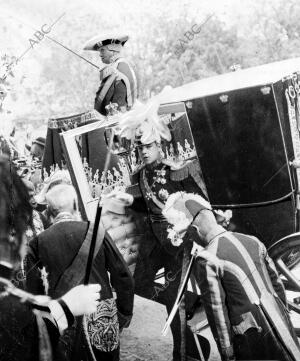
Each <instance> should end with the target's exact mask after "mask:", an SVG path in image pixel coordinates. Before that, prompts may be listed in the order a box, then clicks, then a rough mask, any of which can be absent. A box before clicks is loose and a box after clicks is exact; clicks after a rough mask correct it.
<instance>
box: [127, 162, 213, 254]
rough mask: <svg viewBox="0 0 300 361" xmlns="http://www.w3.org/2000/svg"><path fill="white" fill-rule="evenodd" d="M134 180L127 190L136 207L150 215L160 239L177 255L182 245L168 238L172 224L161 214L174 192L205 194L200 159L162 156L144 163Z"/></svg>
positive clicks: (169, 251)
mask: <svg viewBox="0 0 300 361" xmlns="http://www.w3.org/2000/svg"><path fill="white" fill-rule="evenodd" d="M132 184H133V186H132V187H131V188H130V189H129V190H128V192H129V193H131V194H132V195H133V196H134V200H135V201H134V204H133V208H134V209H135V210H139V211H143V212H145V213H146V214H147V215H148V219H149V221H150V224H151V227H152V231H153V232H154V234H155V236H156V238H157V240H158V241H159V242H160V244H161V245H162V246H163V247H164V248H165V250H166V251H167V252H168V253H170V254H172V255H174V254H175V253H177V252H178V250H179V249H178V247H174V246H172V244H171V242H170V241H169V240H168V237H167V228H168V227H169V224H168V222H167V220H166V219H165V218H164V217H163V215H162V209H163V208H164V205H165V202H166V200H167V198H168V196H169V195H171V194H172V193H175V192H179V191H181V192H188V193H199V194H201V195H204V194H206V189H205V185H204V182H203V180H202V177H201V170H200V167H199V164H198V160H196V159H194V160H190V161H185V162H182V163H181V164H180V165H178V164H176V163H173V162H169V161H166V160H162V162H160V163H154V164H151V165H150V166H147V167H146V166H143V167H142V168H141V169H139V170H138V171H137V172H136V174H134V176H133V180H132Z"/></svg>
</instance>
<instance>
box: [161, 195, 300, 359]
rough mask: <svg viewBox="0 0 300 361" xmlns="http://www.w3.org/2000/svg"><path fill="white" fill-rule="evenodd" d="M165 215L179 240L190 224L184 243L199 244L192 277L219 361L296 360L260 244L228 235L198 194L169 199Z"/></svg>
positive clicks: (278, 289)
mask: <svg viewBox="0 0 300 361" xmlns="http://www.w3.org/2000/svg"><path fill="white" fill-rule="evenodd" d="M179 209H180V210H181V212H180V213H179V212H178V210H179ZM176 213H177V216H176ZM163 214H164V215H165V216H166V218H167V219H168V220H169V222H170V223H172V224H173V225H174V228H173V231H174V232H176V233H177V234H178V235H181V236H183V234H184V229H186V228H187V227H186V226H187V224H189V223H191V227H189V228H188V231H187V233H186V234H185V235H184V236H183V237H182V240H183V243H186V242H187V243H193V242H195V243H194V244H198V246H197V245H196V247H195V250H196V252H197V254H196V257H197V262H196V263H195V266H194V274H195V276H196V279H197V281H198V283H199V286H200V289H201V295H202V297H203V302H204V307H205V310H206V315H207V318H208V321H209V325H210V327H211V330H212V333H213V336H214V338H215V340H216V343H217V346H218V349H219V352H220V355H221V359H222V360H223V361H229V360H281V361H296V360H299V359H300V349H299V343H298V340H297V336H296V334H295V331H294V329H293V326H292V324H291V321H290V318H289V311H288V308H287V300H286V295H285V290H284V286H283V283H282V281H281V279H280V277H279V275H278V273H277V270H276V268H275V265H274V263H273V261H272V259H271V258H270V257H269V255H268V253H267V251H266V247H265V246H264V244H263V243H262V242H260V241H259V240H258V239H257V238H256V237H253V236H249V235H245V234H241V233H236V232H228V231H226V229H224V228H223V227H222V226H220V225H218V223H217V220H216V218H215V214H214V212H213V211H212V208H211V205H210V204H209V203H208V202H207V201H206V200H204V199H203V198H202V197H200V196H198V195H197V196H195V195H194V194H186V193H177V194H173V195H171V196H170V198H169V199H168V200H167V202H166V206H165V209H164V211H163ZM183 214H184V216H183V217H182V215H183Z"/></svg>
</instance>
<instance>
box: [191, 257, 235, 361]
mask: <svg viewBox="0 0 300 361" xmlns="http://www.w3.org/2000/svg"><path fill="white" fill-rule="evenodd" d="M198 271H199V275H198V280H200V281H198V282H199V287H200V290H201V295H202V297H203V303H204V308H205V312H206V315H207V319H208V322H209V325H210V328H211V331H212V333H213V336H214V339H215V340H216V343H217V346H218V349H219V352H220V354H221V357H222V360H225V361H228V360H235V357H234V352H233V347H232V341H231V331H230V330H231V328H230V321H229V317H228V311H227V307H226V304H225V298H226V295H225V291H224V289H223V287H222V283H221V280H220V277H219V275H220V269H219V267H218V266H217V265H216V264H214V263H213V262H212V261H210V260H203V259H199V258H198Z"/></svg>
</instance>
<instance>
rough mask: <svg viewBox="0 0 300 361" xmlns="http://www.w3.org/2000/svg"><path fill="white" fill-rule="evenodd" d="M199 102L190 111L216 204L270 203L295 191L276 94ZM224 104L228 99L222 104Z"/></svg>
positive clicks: (255, 92)
mask: <svg viewBox="0 0 300 361" xmlns="http://www.w3.org/2000/svg"><path fill="white" fill-rule="evenodd" d="M221 95H222V94H219V95H214V96H210V97H206V98H203V99H197V100H194V101H193V106H192V108H191V109H187V111H188V116H189V120H190V124H191V129H192V133H193V136H194V142H195V145H196V149H197V153H198V157H199V160H200V165H201V168H202V171H203V174H204V179H205V182H206V186H207V190H208V194H209V198H210V201H211V202H212V203H213V204H241V203H253V202H265V201H270V200H274V199H277V198H280V197H283V196H285V195H286V194H288V193H289V192H290V191H291V185H290V180H289V174H288V169H287V162H286V159H285V153H284V148H283V141H282V136H281V132H280V126H279V121H278V117H277V113H276V107H275V103H274V99H273V94H272V91H271V92H270V93H269V94H265V95H263V94H262V92H261V91H260V87H258V88H251V89H243V90H238V91H234V92H230V93H228V94H226V95H228V98H227V97H226V98H225V97H223V99H221V98H220V96H221ZM222 100H223V101H222Z"/></svg>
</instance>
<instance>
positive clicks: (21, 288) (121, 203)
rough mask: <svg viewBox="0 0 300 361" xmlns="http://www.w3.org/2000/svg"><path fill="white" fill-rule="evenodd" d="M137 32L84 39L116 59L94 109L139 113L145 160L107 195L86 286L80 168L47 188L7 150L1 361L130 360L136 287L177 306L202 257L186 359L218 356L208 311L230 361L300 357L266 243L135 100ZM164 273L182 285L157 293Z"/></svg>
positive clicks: (183, 330) (41, 143)
mask: <svg viewBox="0 0 300 361" xmlns="http://www.w3.org/2000/svg"><path fill="white" fill-rule="evenodd" d="M127 40H128V37H127V36H112V35H111V36H102V37H96V38H93V39H91V40H90V41H88V42H87V44H86V45H85V47H84V49H85V50H93V51H99V53H100V57H101V59H102V62H103V63H104V64H108V66H107V67H106V68H104V69H103V70H102V71H101V74H100V80H101V84H100V88H99V90H98V91H97V94H96V100H95V109H96V110H97V111H99V112H100V113H101V114H102V115H104V116H106V115H108V114H109V112H110V111H111V110H112V109H113V110H116V109H118V111H119V112H121V113H123V112H126V114H127V118H126V122H125V123H122V122H121V123H120V124H119V125H120V126H119V127H118V135H119V137H125V138H126V137H127V138H128V140H130V141H131V143H132V146H133V147H134V150H135V151H136V153H137V155H138V158H139V160H140V165H139V166H138V167H137V169H136V170H135V171H134V173H133V174H132V175H131V178H132V179H131V183H132V186H129V187H128V188H127V189H126V194H123V193H120V192H113V193H112V194H110V195H106V196H105V197H103V199H102V200H101V201H102V203H101V206H102V218H101V220H100V223H99V228H98V233H97V236H96V243H95V251H94V257H93V259H92V267H91V274H90V284H89V285H84V284H83V283H84V280H85V275H86V268H87V260H88V254H89V250H90V243H91V239H92V235H93V231H94V224H93V222H91V221H90V222H88V221H86V220H83V219H82V217H81V214H80V208H79V203H78V194H77V193H76V190H75V188H74V187H73V185H72V182H71V178H70V176H69V173H68V171H67V170H58V171H57V172H55V173H54V174H52V175H50V176H49V178H48V179H44V186H43V187H42V188H40V187H37V183H38V182H35V179H36V178H35V177H36V172H35V170H34V171H33V172H31V170H30V171H29V172H26V171H24V167H20V166H19V165H18V162H16V161H13V158H14V155H12V154H11V153H10V149H9V147H8V151H4V150H3V149H4V148H3V149H2V150H3V151H2V153H7V154H3V155H2V156H1V158H0V235H1V237H0V320H1V321H0V360H7V361H14V360H47V361H48V360H49V361H50V360H84V361H85V360H91V359H93V360H99V361H100V360H113V361H116V360H119V359H120V333H121V332H122V330H123V328H125V327H129V326H130V321H131V318H132V315H133V313H134V294H137V295H140V296H142V297H145V298H148V299H152V300H154V301H156V302H159V303H161V304H163V305H165V306H166V310H167V313H168V314H172V312H171V311H172V308H173V306H174V303H175V302H176V299H177V295H178V291H179V289H180V288H181V286H182V285H183V282H184V277H185V275H186V272H187V269H188V264H189V262H190V259H191V255H192V254H196V262H195V263H194V265H193V270H192V272H193V274H194V277H195V279H196V280H197V282H198V285H199V287H200V291H201V294H200V295H197V294H195V293H191V292H185V298H184V302H182V303H181V304H180V305H179V309H178V311H177V312H176V313H175V316H174V317H173V319H172V322H171V331H172V336H173V353H172V355H173V356H172V357H173V361H182V360H208V359H209V354H210V344H209V342H208V340H207V339H206V338H204V337H202V336H200V335H197V333H196V331H197V330H194V333H195V335H196V336H195V335H194V334H193V333H192V332H191V330H190V328H189V327H188V326H187V319H189V318H192V317H193V315H194V313H195V312H196V311H197V310H199V309H201V307H204V309H205V312H206V316H207V319H208V322H209V325H210V327H211V331H212V334H213V336H214V339H215V341H216V344H217V347H218V350H219V353H220V357H221V359H222V360H225V361H226V360H239V359H243V360H270V359H276V360H282V361H292V360H294V361H296V360H300V349H299V344H298V340H297V336H296V334H295V331H294V328H293V326H292V324H291V321H290V317H289V310H288V306H287V301H286V294H285V290H284V286H283V283H282V281H281V279H280V277H279V275H278V272H277V270H276V267H275V265H274V263H273V261H272V260H271V258H270V257H269V256H268V253H267V251H266V248H265V246H264V245H263V243H262V242H260V241H259V240H258V239H257V238H255V237H252V236H249V235H244V234H239V233H234V232H229V231H228V230H227V229H226V226H227V225H228V221H226V222H224V217H222V216H220V214H218V213H216V212H215V210H213V209H212V207H211V205H210V203H209V201H208V195H207V190H206V188H205V185H204V182H203V179H202V176H201V172H200V168H199V164H198V160H197V159H196V158H192V159H187V160H184V161H181V162H174V161H170V160H168V159H164V157H163V152H162V143H163V142H164V141H167V142H169V141H170V140H171V132H170V130H169V128H168V126H167V124H165V123H164V122H161V121H160V118H159V117H158V114H157V110H158V108H157V109H156V111H153V107H149V106H145V107H140V108H139V111H136V110H135V108H134V107H133V106H134V104H135V102H136V98H137V94H138V92H137V80H136V75H135V73H134V70H133V68H132V67H131V66H130V65H129V64H128V62H127V61H126V60H125V59H123V58H121V56H120V52H121V50H122V47H123V46H124V44H125V43H126V41H127ZM112 104H113V105H112ZM131 108H132V110H130V109H131ZM149 109H151V112H150V111H149ZM103 141H104V140H103ZM44 148H45V139H44V138H42V137H39V138H37V139H36V140H34V142H33V143H32V145H31V146H30V147H29V149H28V151H30V153H31V156H32V158H34V159H35V160H36V161H37V162H39V161H41V160H42V159H43V152H44ZM14 163H15V164H16V166H15V165H14ZM17 167H19V169H17ZM25 168H26V167H25ZM39 177H40V180H42V174H41V172H39ZM36 193H38V194H36ZM132 218H135V220H134V222H132ZM129 219H130V221H129ZM129 222H131V223H130V224H131V228H130V232H131V233H130V234H128V232H127V231H126V230H128V229H129V228H128V224H129ZM224 226H225V228H224ZM118 227H121V229H124V232H121V233H122V234H121V235H120V236H116V233H114V232H111V231H110V230H109V228H112V229H116V228H118ZM133 235H138V236H139V244H138V252H133V253H135V254H136V257H135V258H134V267H133V268H132V267H128V262H127V263H126V261H127V259H126V258H125V257H123V256H122V252H120V248H118V247H117V243H118V242H119V243H120V240H121V241H122V242H123V244H125V245H126V247H127V248H128V247H129V246H132V244H129V243H130V242H129V240H130V239H133V238H134V237H133ZM116 241H117V242H116ZM161 269H163V272H164V277H165V280H166V279H168V281H170V280H171V281H170V282H169V283H168V286H167V287H164V286H161V288H160V289H159V292H158V290H157V283H155V278H156V275H157V273H158V272H159V270H161ZM20 274H22V275H23V278H22V279H21V282H19V281H20V277H19V275H20ZM16 281H18V282H16ZM145 358H146V359H147V355H145Z"/></svg>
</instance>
